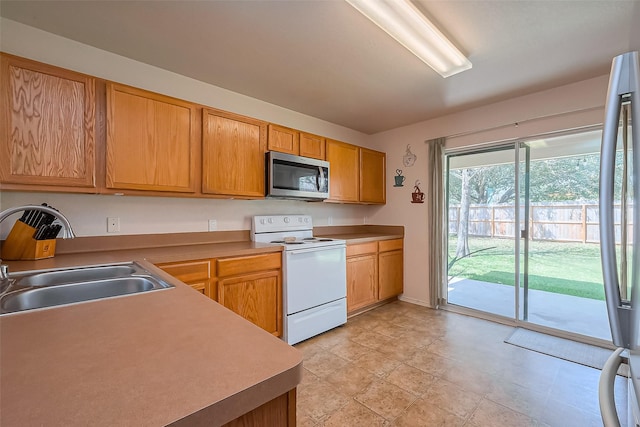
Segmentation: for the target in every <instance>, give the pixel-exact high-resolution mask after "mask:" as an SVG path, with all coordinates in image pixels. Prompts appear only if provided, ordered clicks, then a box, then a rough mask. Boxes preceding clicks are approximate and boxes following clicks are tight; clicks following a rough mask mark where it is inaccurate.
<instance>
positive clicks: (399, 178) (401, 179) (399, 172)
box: [393, 169, 406, 187]
mask: <svg viewBox="0 0 640 427" xmlns="http://www.w3.org/2000/svg"><path fill="white" fill-rule="evenodd" d="M394 178H395V180H396V183H395V184H394V185H393V186H394V187H404V186H403V185H402V184H404V180H405V179H406V177H404V176H402V169H396V176H394Z"/></svg>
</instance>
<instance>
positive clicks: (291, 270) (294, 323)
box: [251, 215, 347, 344]
mask: <svg viewBox="0 0 640 427" xmlns="http://www.w3.org/2000/svg"><path fill="white" fill-rule="evenodd" d="M251 240H253V241H255V242H261V243H274V244H280V245H283V246H284V251H283V253H282V257H283V267H282V277H283V292H282V295H283V311H284V316H283V323H284V328H283V329H284V336H283V339H284V340H285V341H286V342H287V343H289V344H296V343H298V342H300V341H304V340H306V339H308V338H311V337H313V336H316V335H318V334H320V333H322V332H325V331H328V330H329V329H332V328H335V327H336V326H340V325H342V324H344V323H346V321H347V262H346V242H345V241H344V240H340V239H328V238H322V237H314V236H313V222H312V219H311V216H310V215H259V216H255V217H253V221H252V223H251Z"/></svg>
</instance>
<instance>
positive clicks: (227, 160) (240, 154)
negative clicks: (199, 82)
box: [202, 108, 267, 198]
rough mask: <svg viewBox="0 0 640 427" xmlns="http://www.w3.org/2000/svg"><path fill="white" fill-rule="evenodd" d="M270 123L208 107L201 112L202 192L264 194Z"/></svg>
mask: <svg viewBox="0 0 640 427" xmlns="http://www.w3.org/2000/svg"><path fill="white" fill-rule="evenodd" d="M266 143H267V124H266V123H265V122H262V121H260V120H256V119H252V118H249V117H244V116H240V115H237V114H232V113H227V112H224V111H219V110H213V109H208V108H205V109H203V112H202V169H203V170H202V192H203V193H208V194H221V195H228V196H243V197H250V198H259V197H264V195H265V188H264V181H265V169H264V165H265V157H264V155H265V152H266V147H267V144H266Z"/></svg>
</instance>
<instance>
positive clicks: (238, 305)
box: [218, 270, 282, 337]
mask: <svg viewBox="0 0 640 427" xmlns="http://www.w3.org/2000/svg"><path fill="white" fill-rule="evenodd" d="M281 280H282V279H281V274H280V271H279V270H276V271H265V272H261V273H253V274H247V275H240V276H235V277H230V278H225V279H222V278H221V279H219V281H218V302H219V303H220V304H222V305H224V306H225V307H227V308H228V309H229V310H231V311H233V312H235V313H237V314H239V315H240V316H242V317H244V318H245V319H247V320H248V321H250V322H252V323H254V324H255V325H257V326H259V327H261V328H262V329H264V330H266V331H267V332H270V333H272V334H273V335H275V336H277V337H279V336H281V335H282V284H281Z"/></svg>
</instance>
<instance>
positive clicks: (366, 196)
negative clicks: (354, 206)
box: [360, 148, 386, 204]
mask: <svg viewBox="0 0 640 427" xmlns="http://www.w3.org/2000/svg"><path fill="white" fill-rule="evenodd" d="M385 161H386V154H385V153H382V152H380V151H374V150H369V149H367V148H360V201H361V202H365V203H380V204H384V203H385V202H386V194H385V193H386V188H385V182H386V179H385V175H386V163H385Z"/></svg>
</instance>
